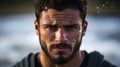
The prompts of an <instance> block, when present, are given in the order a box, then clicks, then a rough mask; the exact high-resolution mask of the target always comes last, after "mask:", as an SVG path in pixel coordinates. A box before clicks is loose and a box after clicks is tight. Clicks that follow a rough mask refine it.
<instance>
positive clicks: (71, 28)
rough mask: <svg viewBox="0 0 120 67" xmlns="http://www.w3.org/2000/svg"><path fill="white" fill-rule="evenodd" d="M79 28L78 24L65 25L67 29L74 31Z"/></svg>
mask: <svg viewBox="0 0 120 67" xmlns="http://www.w3.org/2000/svg"><path fill="white" fill-rule="evenodd" d="M77 28H78V27H77V25H68V26H66V27H65V30H67V31H73V30H76V29H77Z"/></svg>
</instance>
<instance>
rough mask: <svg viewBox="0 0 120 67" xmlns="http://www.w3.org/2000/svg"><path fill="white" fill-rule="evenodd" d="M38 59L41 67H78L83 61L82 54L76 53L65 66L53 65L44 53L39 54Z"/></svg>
mask: <svg viewBox="0 0 120 67" xmlns="http://www.w3.org/2000/svg"><path fill="white" fill-rule="evenodd" d="M38 57H39V58H40V62H41V64H42V66H43V67H80V65H81V63H82V62H83V60H84V52H82V51H80V52H79V51H78V52H77V53H76V55H75V56H74V57H73V59H71V60H70V61H69V62H68V63H66V64H53V63H52V62H51V61H50V60H49V58H48V57H47V56H46V55H45V54H44V52H41V53H39V55H38Z"/></svg>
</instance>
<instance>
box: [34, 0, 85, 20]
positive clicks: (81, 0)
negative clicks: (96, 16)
mask: <svg viewBox="0 0 120 67" xmlns="http://www.w3.org/2000/svg"><path fill="white" fill-rule="evenodd" d="M34 3H35V4H34V7H35V16H36V20H37V21H39V19H40V16H41V13H42V11H46V10H47V9H49V8H52V9H55V10H58V11H62V10H65V9H75V10H79V13H80V17H81V18H82V20H83V21H84V20H85V17H86V5H87V2H86V0H35V2H34Z"/></svg>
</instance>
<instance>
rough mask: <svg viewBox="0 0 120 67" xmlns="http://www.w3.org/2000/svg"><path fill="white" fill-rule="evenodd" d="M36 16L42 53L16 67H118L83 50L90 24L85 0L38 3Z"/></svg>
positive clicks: (25, 59) (36, 4) (29, 57)
mask: <svg viewBox="0 0 120 67" xmlns="http://www.w3.org/2000/svg"><path fill="white" fill-rule="evenodd" d="M35 14H36V20H35V21H34V25H35V31H36V34H37V35H38V37H39V41H40V45H41V48H42V51H41V52H40V53H37V54H32V53H31V54H29V56H28V57H26V58H24V59H23V60H22V61H21V62H18V63H17V64H16V65H14V67H115V66H114V65H112V64H110V63H109V62H108V61H106V60H104V58H103V55H101V54H100V53H98V52H92V53H87V52H86V51H82V50H80V46H81V42H82V37H83V36H84V35H85V32H86V29H87V25H88V23H87V21H86V20H85V17H86V1H85V0H36V1H35Z"/></svg>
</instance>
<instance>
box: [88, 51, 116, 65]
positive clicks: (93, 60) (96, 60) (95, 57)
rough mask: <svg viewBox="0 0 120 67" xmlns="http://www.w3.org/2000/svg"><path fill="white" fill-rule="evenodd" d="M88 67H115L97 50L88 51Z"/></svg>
mask: <svg viewBox="0 0 120 67" xmlns="http://www.w3.org/2000/svg"><path fill="white" fill-rule="evenodd" d="M88 67H116V66H115V65H113V64H111V63H110V62H108V61H106V60H105V59H104V56H103V55H102V54H101V53H99V52H97V51H94V52H91V53H89V60H88Z"/></svg>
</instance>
